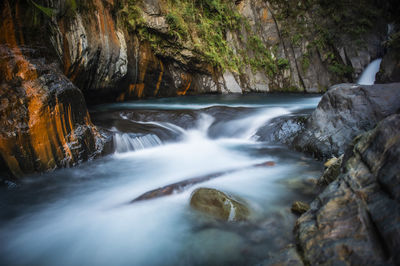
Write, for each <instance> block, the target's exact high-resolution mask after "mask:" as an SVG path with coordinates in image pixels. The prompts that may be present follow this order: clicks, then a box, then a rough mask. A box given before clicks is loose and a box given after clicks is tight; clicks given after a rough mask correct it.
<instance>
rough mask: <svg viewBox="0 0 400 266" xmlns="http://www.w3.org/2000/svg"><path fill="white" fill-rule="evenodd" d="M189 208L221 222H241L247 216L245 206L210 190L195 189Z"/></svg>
mask: <svg viewBox="0 0 400 266" xmlns="http://www.w3.org/2000/svg"><path fill="white" fill-rule="evenodd" d="M190 206H191V207H192V208H194V209H196V210H198V211H201V212H204V213H206V214H208V215H211V216H212V217H215V218H217V219H220V220H223V221H242V220H246V219H247V217H248V216H249V210H248V208H247V207H246V205H244V204H243V203H240V202H239V201H237V200H235V199H233V198H232V197H230V196H228V195H227V194H225V193H224V192H221V191H219V190H216V189H212V188H199V189H196V190H195V191H194V192H193V194H192V198H191V199H190Z"/></svg>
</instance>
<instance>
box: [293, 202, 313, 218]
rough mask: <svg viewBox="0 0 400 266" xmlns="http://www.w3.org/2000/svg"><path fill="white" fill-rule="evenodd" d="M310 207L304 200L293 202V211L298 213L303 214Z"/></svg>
mask: <svg viewBox="0 0 400 266" xmlns="http://www.w3.org/2000/svg"><path fill="white" fill-rule="evenodd" d="M309 209H310V205H308V204H307V203H305V202H302V201H295V202H293V204H292V208H291V211H292V212H293V213H296V214H300V215H301V214H303V213H305V212H306V211H308V210H309Z"/></svg>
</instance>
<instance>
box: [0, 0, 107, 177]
mask: <svg viewBox="0 0 400 266" xmlns="http://www.w3.org/2000/svg"><path fill="white" fill-rule="evenodd" d="M7 4H8V3H7V2H3V3H2V4H1V5H2V9H1V10H2V22H1V23H2V24H1V25H0V43H1V45H0V81H1V83H0V167H1V168H2V169H1V170H0V172H2V173H3V174H4V176H2V177H11V176H17V177H18V176H21V175H23V174H26V173H32V172H41V171H46V170H49V169H54V168H56V167H65V166H72V165H74V164H76V163H79V162H81V161H83V160H88V159H90V158H92V157H94V156H96V154H97V153H98V152H100V150H101V146H102V140H101V138H100V135H99V133H98V132H97V130H96V128H95V127H94V126H93V124H92V123H91V121H90V117H89V113H88V111H87V109H86V104H85V100H84V98H83V95H82V93H81V91H80V90H79V89H78V88H77V87H76V86H75V85H73V84H72V83H71V82H70V80H68V79H67V78H66V77H65V76H64V75H63V74H62V72H61V71H59V70H58V68H57V65H55V64H51V63H49V62H46V60H45V59H44V58H43V57H40V55H38V54H37V53H38V50H36V49H33V48H26V47H24V46H23V45H21V39H19V38H18V37H17V36H16V35H15V33H16V29H15V27H16V24H15V23H14V19H13V16H12V10H11V8H10V6H8V5H7Z"/></svg>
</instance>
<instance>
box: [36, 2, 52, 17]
mask: <svg viewBox="0 0 400 266" xmlns="http://www.w3.org/2000/svg"><path fill="white" fill-rule="evenodd" d="M30 2H31V3H32V4H33V5H34V6H35V7H36V8H37V9H39V10H40V11H41V12H42V13H43V14H45V15H46V16H48V17H49V18H51V17H52V16H53V15H54V9H52V8H49V7H45V6H42V5H39V4H37V3H35V2H34V1H33V0H30Z"/></svg>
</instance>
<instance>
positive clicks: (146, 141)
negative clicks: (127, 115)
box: [113, 133, 162, 153]
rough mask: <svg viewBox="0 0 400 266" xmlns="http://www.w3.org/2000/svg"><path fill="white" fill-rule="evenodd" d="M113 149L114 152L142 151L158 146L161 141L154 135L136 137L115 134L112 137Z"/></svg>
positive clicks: (126, 134)
mask: <svg viewBox="0 0 400 266" xmlns="http://www.w3.org/2000/svg"><path fill="white" fill-rule="evenodd" d="M113 141H114V149H115V151H116V152H119V153H121V152H127V151H135V150H142V149H146V148H150V147H154V146H159V145H161V144H162V141H161V140H160V138H159V137H157V136H156V135H154V134H147V135H137V134H134V133H122V134H121V133H116V134H115V135H114V136H113Z"/></svg>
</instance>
